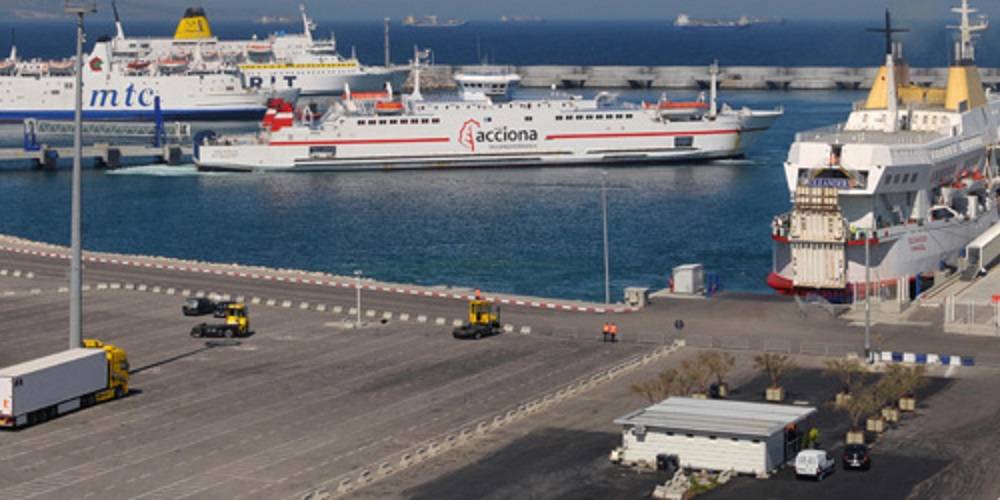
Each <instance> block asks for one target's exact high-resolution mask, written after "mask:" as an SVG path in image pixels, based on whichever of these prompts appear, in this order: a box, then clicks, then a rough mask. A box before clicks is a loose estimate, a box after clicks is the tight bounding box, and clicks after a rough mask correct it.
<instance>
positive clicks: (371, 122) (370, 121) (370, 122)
mask: <svg viewBox="0 0 1000 500" xmlns="http://www.w3.org/2000/svg"><path fill="white" fill-rule="evenodd" d="M376 123H378V122H376V121H375V120H368V124H369V125H375V124H376Z"/></svg>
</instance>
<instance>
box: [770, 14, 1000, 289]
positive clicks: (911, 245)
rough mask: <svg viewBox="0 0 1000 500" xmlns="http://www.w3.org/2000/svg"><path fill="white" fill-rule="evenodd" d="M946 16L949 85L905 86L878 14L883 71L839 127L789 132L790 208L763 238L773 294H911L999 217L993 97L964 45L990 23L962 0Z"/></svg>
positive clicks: (997, 117) (999, 112) (904, 71)
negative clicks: (952, 16)
mask: <svg viewBox="0 0 1000 500" xmlns="http://www.w3.org/2000/svg"><path fill="white" fill-rule="evenodd" d="M953 10H955V11H956V12H958V13H960V14H961V18H962V19H961V25H960V26H959V28H958V29H959V31H960V41H959V43H958V45H957V47H956V54H955V62H954V63H953V65H952V66H951V67H950V68H949V70H948V82H947V86H946V87H943V88H928V87H923V86H919V85H915V84H913V83H911V82H910V79H909V68H908V67H907V66H906V64H905V63H904V62H903V61H902V59H901V57H899V55H898V54H899V51H898V47H899V46H898V45H893V43H892V41H891V31H892V29H891V25H890V23H889V17H888V14H886V25H887V26H886V29H885V31H886V32H887V35H886V36H887V43H886V45H887V54H886V58H885V65H884V66H883V67H882V68H881V69H880V71H879V73H878V76H877V78H876V80H875V83H874V85H873V87H872V89H871V93H870V94H869V95H868V98H867V100H866V101H864V102H862V103H858V104H856V105H855V109H854V111H853V112H852V113H851V114H850V116H849V117H848V119H847V122H846V123H841V124H838V125H836V126H834V127H829V128H826V129H820V130H815V131H809V132H803V133H800V134H798V136H797V137H796V140H795V142H794V144H792V146H791V149H790V151H789V153H788V161H787V162H786V163H785V177H786V180H787V183H788V190H789V192H790V193H791V195H792V202H793V204H794V206H793V210H792V211H791V212H790V213H786V214H782V215H779V216H778V217H776V218H775V220H774V223H773V227H772V232H771V236H772V238H773V240H774V267H773V272H772V273H771V274H770V276H769V278H768V284H769V285H770V286H771V287H773V288H774V289H776V290H777V291H779V292H781V293H784V294H793V293H794V294H807V293H815V294H820V295H823V296H826V297H828V298H830V299H833V300H837V301H850V300H852V299H857V298H858V296H859V294H860V295H861V296H863V295H864V294H865V292H866V290H868V289H869V287H868V286H866V284H870V286H871V290H872V293H873V294H874V293H875V290H878V289H885V288H886V287H889V288H896V291H897V292H898V293H901V294H902V295H904V296H913V295H912V294H910V295H906V294H908V293H910V291H911V290H910V288H912V289H913V290H912V292H917V291H919V288H918V287H919V286H920V285H921V284H922V281H926V280H927V278H929V277H932V276H933V273H934V272H935V271H938V270H940V269H942V268H943V267H948V266H955V265H956V263H957V259H958V257H959V254H960V252H961V250H962V249H963V248H964V247H965V245H967V244H968V243H969V242H970V241H972V240H973V239H974V238H976V237H977V236H978V235H980V234H981V233H982V232H983V231H985V230H986V229H987V228H989V227H990V226H992V225H993V224H994V223H996V222H997V220H998V214H997V187H998V178H997V158H996V156H995V154H994V149H993V148H994V147H995V145H996V143H997V140H998V136H997V132H998V128H997V127H998V124H1000V100H997V99H995V98H991V97H989V96H988V95H987V94H986V93H984V91H983V85H982V82H981V80H980V76H979V71H978V70H977V68H976V66H975V62H974V48H973V44H972V38H973V34H974V33H975V32H977V31H981V30H983V29H985V28H986V25H985V24H972V23H970V20H969V14H970V13H972V12H974V10H973V9H970V8H969V6H968V1H967V0H963V2H962V6H961V7H959V8H956V9H953ZM866 250H867V253H868V258H867V262H866ZM866 263H867V266H866ZM866 268H867V269H868V278H866Z"/></svg>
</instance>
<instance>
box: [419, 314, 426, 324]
mask: <svg viewBox="0 0 1000 500" xmlns="http://www.w3.org/2000/svg"><path fill="white" fill-rule="evenodd" d="M426 322H427V316H425V315H423V314H421V315H419V316H417V323H426Z"/></svg>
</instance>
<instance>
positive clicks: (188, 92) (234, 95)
mask: <svg viewBox="0 0 1000 500" xmlns="http://www.w3.org/2000/svg"><path fill="white" fill-rule="evenodd" d="M111 53H112V46H111V43H110V40H109V39H107V38H101V39H98V41H97V42H96V43H95V44H94V48H93V50H92V51H91V52H90V54H87V55H85V56H84V57H85V59H84V61H83V76H82V77H83V87H84V95H83V117H84V119H86V120H153V119H155V118H156V117H157V116H159V117H162V118H164V119H169V120H256V119H259V118H260V117H261V116H262V115H263V114H264V111H265V110H266V106H265V103H266V100H267V97H268V96H267V95H265V94H264V93H262V92H259V91H257V90H254V89H247V88H244V86H243V84H242V81H241V79H240V77H239V76H237V75H235V74H232V73H203V74H189V73H182V72H176V71H174V70H173V69H171V68H170V66H169V62H168V61H155V62H152V63H150V64H148V65H147V66H146V67H144V69H143V71H142V72H137V71H135V70H134V68H131V67H129V66H128V65H126V64H122V63H119V62H116V61H115V60H114V58H113V57H112V54H111ZM7 61H8V62H9V63H10V64H7V65H6V67H7V68H8V69H7V70H6V71H3V72H0V121H4V122H19V121H23V120H24V119H26V118H42V119H56V120H66V119H72V117H73V110H74V107H75V103H76V99H75V92H74V88H75V86H76V75H75V70H74V69H73V64H72V63H71V62H69V63H67V61H38V60H31V61H20V60H18V59H17V51H16V49H15V48H12V49H11V56H10V57H9V58H8V59H7Z"/></svg>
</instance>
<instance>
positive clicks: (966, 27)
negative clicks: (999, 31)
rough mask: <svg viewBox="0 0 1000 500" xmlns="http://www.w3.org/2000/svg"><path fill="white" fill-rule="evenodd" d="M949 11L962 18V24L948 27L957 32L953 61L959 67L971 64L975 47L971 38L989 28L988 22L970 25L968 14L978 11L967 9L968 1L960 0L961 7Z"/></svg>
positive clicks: (982, 20)
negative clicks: (957, 40) (957, 37)
mask: <svg viewBox="0 0 1000 500" xmlns="http://www.w3.org/2000/svg"><path fill="white" fill-rule="evenodd" d="M951 11H952V12H955V13H957V14H960V15H961V16H962V24H960V25H958V26H948V27H949V28H951V29H955V30H958V32H959V42H958V47H956V50H955V59H956V61H957V63H958V64H960V65H969V64H972V63H973V62H974V61H975V60H976V47H975V45H973V43H972V38H973V37H974V36H975V34H976V33H977V32H979V31H983V30H985V29H987V28H989V22H987V21H986V20H984V19H980V20H979V21H978V22H977V23H976V24H972V22H971V21H970V20H969V14H973V13H976V12H978V10H976V9H973V8H970V7H969V0H962V6H961V7H953V8H952V9H951Z"/></svg>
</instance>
